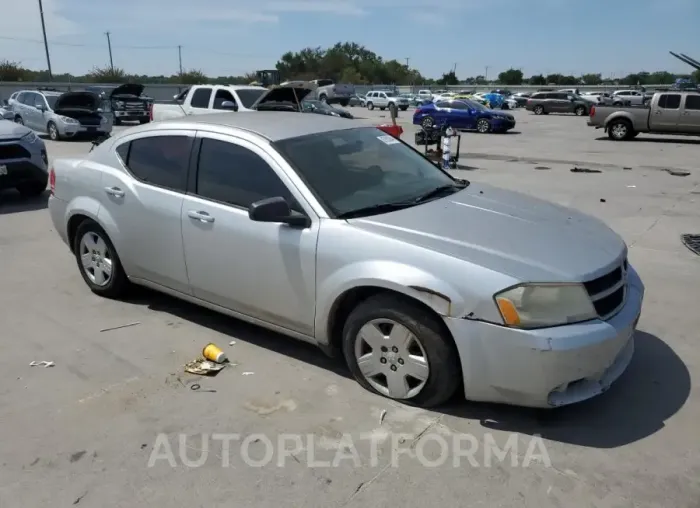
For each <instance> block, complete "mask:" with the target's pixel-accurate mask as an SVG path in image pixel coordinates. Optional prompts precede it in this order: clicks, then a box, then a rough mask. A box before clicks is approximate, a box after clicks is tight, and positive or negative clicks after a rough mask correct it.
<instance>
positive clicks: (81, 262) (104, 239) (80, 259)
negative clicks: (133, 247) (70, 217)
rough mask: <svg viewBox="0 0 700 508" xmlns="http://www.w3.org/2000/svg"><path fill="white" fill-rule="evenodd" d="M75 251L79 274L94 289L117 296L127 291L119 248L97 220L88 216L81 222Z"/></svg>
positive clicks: (106, 296) (99, 293) (105, 295)
mask: <svg viewBox="0 0 700 508" xmlns="http://www.w3.org/2000/svg"><path fill="white" fill-rule="evenodd" d="M73 252H74V253H75V259H76V262H77V263H78V270H79V271H80V275H82V277H83V280H84V281H85V284H87V285H88V287H89V288H90V290H91V291H92V292H93V293H95V294H96V295H99V296H103V297H105V298H115V299H116V298H120V297H122V296H124V295H125V294H126V292H127V290H128V288H129V279H128V278H127V276H126V273H125V272H124V268H122V264H121V261H120V260H119V256H118V255H117V250H116V249H115V248H114V245H113V244H112V241H111V240H110V239H109V236H108V235H107V233H105V231H104V230H103V229H102V228H101V227H100V226H99V225H98V224H97V223H96V222H93V221H92V220H89V219H88V220H86V221H84V222H83V223H81V224H80V226H78V231H77V232H76V234H75V238H74V240H73Z"/></svg>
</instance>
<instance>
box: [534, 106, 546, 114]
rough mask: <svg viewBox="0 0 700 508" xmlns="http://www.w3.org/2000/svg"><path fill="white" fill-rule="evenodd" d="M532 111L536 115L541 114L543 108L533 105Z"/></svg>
mask: <svg viewBox="0 0 700 508" xmlns="http://www.w3.org/2000/svg"><path fill="white" fill-rule="evenodd" d="M532 112H533V113H535V114H536V115H542V114H544V108H543V107H542V106H535V107H534V108H533V110H532Z"/></svg>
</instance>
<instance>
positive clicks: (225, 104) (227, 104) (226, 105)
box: [221, 101, 238, 111]
mask: <svg viewBox="0 0 700 508" xmlns="http://www.w3.org/2000/svg"><path fill="white" fill-rule="evenodd" d="M221 108H222V109H232V110H234V111H238V104H236V103H235V102H232V101H224V102H222V103H221Z"/></svg>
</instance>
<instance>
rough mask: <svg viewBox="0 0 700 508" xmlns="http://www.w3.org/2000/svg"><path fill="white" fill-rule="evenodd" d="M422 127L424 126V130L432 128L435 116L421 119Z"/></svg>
mask: <svg viewBox="0 0 700 508" xmlns="http://www.w3.org/2000/svg"><path fill="white" fill-rule="evenodd" d="M420 125H421V127H423V129H424V130H428V129H431V128H432V127H433V125H435V120H433V117H431V116H426V117H425V118H423V120H421V122H420Z"/></svg>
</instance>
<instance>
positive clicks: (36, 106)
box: [34, 103, 46, 112]
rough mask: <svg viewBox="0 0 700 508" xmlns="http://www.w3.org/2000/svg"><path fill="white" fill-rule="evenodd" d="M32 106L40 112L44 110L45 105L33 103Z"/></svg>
mask: <svg viewBox="0 0 700 508" xmlns="http://www.w3.org/2000/svg"><path fill="white" fill-rule="evenodd" d="M34 107H35V108H36V109H38V110H39V111H41V112H44V111H46V106H44V105H43V104H40V103H37V104H35V105H34Z"/></svg>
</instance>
